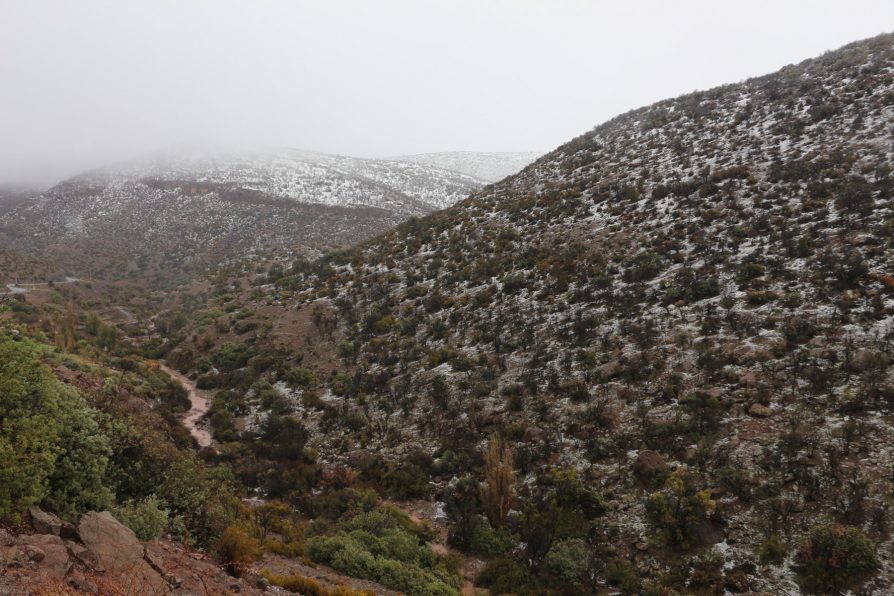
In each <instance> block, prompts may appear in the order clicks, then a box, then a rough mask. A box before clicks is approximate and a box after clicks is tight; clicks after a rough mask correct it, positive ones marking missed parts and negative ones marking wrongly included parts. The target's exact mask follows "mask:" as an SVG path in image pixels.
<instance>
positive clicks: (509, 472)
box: [481, 435, 515, 527]
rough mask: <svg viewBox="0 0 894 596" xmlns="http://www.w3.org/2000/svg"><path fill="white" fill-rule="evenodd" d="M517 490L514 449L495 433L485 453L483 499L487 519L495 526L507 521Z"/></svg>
mask: <svg viewBox="0 0 894 596" xmlns="http://www.w3.org/2000/svg"><path fill="white" fill-rule="evenodd" d="M514 492H515V471H514V470H513V469H512V449H511V448H510V447H509V445H508V444H506V442H505V441H504V440H503V439H502V437H500V436H499V435H493V436H492V437H491V438H490V441H489V442H488V445H487V453H486V454H485V455H484V487H483V489H482V494H481V497H482V501H483V502H484V511H485V513H487V519H488V520H490V523H491V525H492V526H494V527H501V526H502V525H503V524H505V523H506V516H507V515H508V514H509V510H510V509H511V508H512V504H513V501H514V497H515V495H514Z"/></svg>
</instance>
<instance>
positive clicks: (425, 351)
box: [177, 35, 894, 592]
mask: <svg viewBox="0 0 894 596" xmlns="http://www.w3.org/2000/svg"><path fill="white" fill-rule="evenodd" d="M892 127H894V37H892V36H890V35H885V36H880V37H878V38H874V39H870V40H867V41H864V42H860V43H857V44H852V45H850V46H847V47H845V48H842V49H841V50H838V51H836V52H831V53H828V54H826V55H824V56H822V57H820V58H817V59H814V60H808V61H806V62H804V63H801V64H799V65H797V66H790V67H786V68H784V69H782V70H781V71H779V72H778V73H775V74H772V75H769V76H765V77H760V78H756V79H752V80H749V81H746V82H744V83H740V84H735V85H728V86H724V87H720V88H717V89H713V90H710V91H705V92H698V93H694V94H691V95H687V96H683V97H680V98H677V99H673V100H668V101H663V102H659V103H657V104H655V105H652V106H648V107H645V108H641V109H638V110H634V111H632V112H629V113H627V114H624V115H622V116H619V117H617V118H615V119H613V120H611V121H609V122H607V123H605V124H602V125H600V126H598V127H596V128H595V129H594V130H593V131H591V132H588V133H586V134H584V135H582V136H580V137H578V138H577V139H574V140H573V141H571V142H569V143H567V144H566V145H564V146H562V147H560V148H559V149H557V150H556V151H554V152H553V153H550V154H548V155H546V156H544V157H542V158H540V159H539V160H538V161H537V162H536V163H535V164H533V165H532V166H530V167H528V168H526V169H525V170H524V171H523V172H522V173H520V174H518V175H516V176H514V177H511V178H508V179H506V180H504V181H502V182H500V183H499V184H495V185H493V186H489V187H487V188H485V189H484V190H482V191H481V192H479V193H478V194H476V195H475V196H473V197H472V198H470V199H468V200H466V201H463V202H461V203H459V204H458V205H456V206H454V207H452V208H450V209H447V210H445V211H443V212H439V213H437V214H434V215H431V216H429V217H426V218H424V219H422V220H413V221H410V222H408V223H404V224H402V225H400V226H399V227H398V228H397V229H396V230H394V231H392V232H389V233H387V234H385V235H384V236H381V237H378V238H376V239H374V240H372V241H370V242H368V243H366V244H364V245H362V246H360V247H358V248H356V249H354V250H351V251H349V252H346V253H344V254H342V255H340V256H337V257H335V258H332V259H330V260H329V262H328V266H326V267H316V268H308V267H306V266H305V265H301V266H299V267H296V268H295V269H294V270H293V271H292V272H291V275H289V276H287V277H285V278H283V279H281V280H280V281H279V282H278V283H279V287H268V288H267V293H268V297H267V298H266V299H265V300H264V302H266V303H267V304H271V303H272V304H273V306H272V307H262V306H263V305H262V303H261V302H247V303H246V304H245V306H246V307H247V308H249V309H256V310H254V311H253V312H254V315H253V316H254V318H256V319H258V321H259V322H263V321H271V320H276V321H277V322H278V323H280V324H282V325H287V324H288V320H289V319H296V318H297V319H300V318H301V317H304V320H305V321H309V320H310V318H311V313H313V320H314V321H315V325H316V329H317V331H318V332H319V338H318V339H317V344H312V341H313V340H312V338H311V336H312V335H313V331H308V330H309V329H313V328H312V327H306V328H305V329H304V331H303V332H302V334H301V335H299V337H300V339H301V341H300V342H298V341H297V340H295V339H293V337H294V336H290V335H289V332H288V329H286V328H283V329H282V331H281V332H280V333H277V331H276V330H274V332H273V333H272V334H270V336H267V337H265V338H263V340H262V339H261V338H256V339H252V337H248V338H247V339H245V338H244V339H243V341H248V342H249V343H251V342H260V341H270V340H272V341H274V342H278V344H279V345H280V347H284V348H286V349H290V350H293V351H294V352H298V351H300V352H302V354H304V353H311V352H313V353H314V354H326V353H331V347H330V348H329V352H326V351H325V349H326V348H325V346H326V345H330V346H331V345H332V344H334V343H338V345H339V354H340V355H339V356H338V357H336V356H335V355H334V354H333V355H332V356H331V357H330V360H328V361H327V360H325V358H323V360H322V361H321V360H314V359H313V358H309V359H308V360H306V361H305V363H306V364H307V365H308V366H316V367H317V372H318V378H320V379H324V381H323V383H322V384H321V386H320V387H319V388H318V391H319V392H321V393H322V395H321V396H320V399H308V398H301V399H299V396H300V395H301V393H300V392H290V391H289V390H288V389H287V388H286V386H285V385H280V388H281V390H282V391H283V392H285V395H286V396H287V397H290V398H292V402H291V403H292V407H294V408H295V409H296V411H297V412H298V413H299V414H300V416H301V418H302V419H303V420H304V423H305V424H306V425H307V426H308V427H309V428H310V429H311V430H312V431H313V432H312V438H311V440H310V443H311V444H312V445H314V446H316V447H317V448H318V449H319V451H320V454H321V457H322V458H324V459H326V460H328V461H330V462H343V463H347V464H349V465H356V461H357V459H356V457H357V452H356V451H355V450H356V449H357V448H358V447H359V446H362V447H363V448H364V449H365V450H372V451H376V452H380V453H383V454H385V456H386V457H387V458H388V459H390V460H392V461H397V462H403V464H404V465H410V463H412V466H411V467H414V468H413V469H420V468H421V469H423V470H425V472H426V473H428V474H431V476H432V477H435V478H436V479H437V480H439V481H440V482H441V483H440V484H438V486H440V487H442V488H443V487H444V486H445V483H446V479H447V478H450V477H452V476H455V475H460V474H461V473H462V472H463V471H464V470H467V469H468V467H469V466H468V462H476V461H480V453H481V452H482V450H483V449H484V446H485V445H484V444H485V440H486V437H488V436H489V435H491V434H492V433H495V432H496V433H500V434H502V435H503V436H504V437H507V438H508V439H509V440H510V441H511V444H512V446H513V450H514V461H515V467H516V470H517V472H518V474H519V476H520V482H519V494H520V497H519V500H520V503H517V509H518V510H519V511H522V510H524V511H527V509H525V507H526V506H528V505H531V506H533V507H535V509H536V508H537V507H541V506H544V505H543V503H547V502H549V501H548V499H549V498H550V497H548V495H549V494H553V497H552V498H555V491H556V490H559V489H558V488H556V486H557V485H556V484H555V483H556V479H555V477H554V476H551V474H552V472H550V470H552V469H554V468H556V467H558V468H567V469H574V470H577V472H576V473H577V474H580V475H581V477H582V478H584V479H585V481H586V485H587V486H588V487H590V488H591V489H593V490H598V491H599V492H600V493H601V498H602V499H604V506H605V511H606V514H605V515H606V516H607V524H608V527H609V528H610V529H611V537H610V538H607V537H606V536H604V535H603V536H602V538H601V540H608V542H607V543H604V542H600V543H599V544H601V545H602V546H599V547H597V548H596V554H595V555H594V556H598V557H601V559H600V560H603V561H604V560H606V559H605V558H606V557H608V558H609V559H610V558H611V557H613V556H614V557H619V558H620V559H622V560H625V561H632V564H633V566H634V567H633V569H634V571H632V573H634V574H635V575H639V576H640V577H651V578H653V579H658V578H661V577H664V578H665V579H666V581H667V582H668V585H673V586H675V587H676V589H679V590H684V591H686V590H691V589H694V588H693V586H697V585H700V584H697V583H695V582H698V581H708V580H707V579H705V578H706V574H707V573H708V572H707V571H705V569H708V568H710V569H714V571H713V572H712V573H714V574H715V575H716V576H717V578H719V579H717V578H715V579H716V581H717V582H719V584H718V585H719V586H723V585H726V586H734V587H735V589H737V590H744V589H749V590H756V591H761V590H768V591H773V592H775V591H779V590H782V589H795V588H796V587H795V585H794V584H793V580H794V574H793V569H795V568H800V569H801V570H802V572H803V573H805V574H807V573H808V572H809V568H808V566H807V565H808V563H809V561H810V557H811V556H812V555H811V553H812V552H815V551H816V550H817V549H819V548H820V547H819V546H818V544H819V542H818V541H820V540H821V536H820V534H821V533H822V531H823V530H822V529H821V528H820V529H817V530H816V531H815V533H814V534H813V535H811V536H812V538H811V537H808V533H809V532H810V530H811V527H812V526H813V525H814V524H817V523H819V522H822V521H823V520H831V521H834V522H837V523H841V524H845V525H847V526H853V527H857V528H860V530H859V531H860V532H864V533H865V534H867V535H868V536H870V538H871V540H872V541H874V542H875V543H877V545H878V547H877V550H876V554H877V556H878V558H879V560H880V561H881V562H882V564H881V565H882V566H881V572H880V573H881V574H880V575H879V576H878V577H877V579H876V580H875V581H876V582H877V583H876V584H875V585H876V586H885V585H890V584H891V583H892V581H894V576H892V575H891V573H892V571H891V567H890V561H891V560H892V556H891V555H892V543H891V541H890V538H889V533H888V530H887V528H888V527H889V525H888V524H889V523H890V520H889V513H888V511H889V509H890V506H891V505H892V503H891V499H890V495H891V494H892V491H894V485H892V482H891V474H890V472H891V470H890V448H891V447H890V446H891V444H892V440H894V425H892V422H891V417H890V415H891V414H892V405H894V378H892V375H891V368H890V362H891V360H892V357H894V343H892V339H894V278H892V277H891V275H890V274H891V269H892V267H894V240H892V239H894V234H892V232H894V204H892V192H894V178H892V176H891V169H892V161H894V143H892ZM283 290H287V292H285V293H284V294H283V293H282V292H283ZM321 295H323V296H325V297H323V298H320V297H319V296H321ZM327 321H328V323H327ZM330 323H331V324H330ZM193 349H194V348H192V347H191V346H190V345H189V344H188V343H184V344H182V345H181V346H180V347H179V348H178V349H177V352H179V355H180V357H181V358H180V362H182V363H184V366H187V367H188V366H189V365H190V362H191V361H192V358H193V357H192V356H190V352H191V351H192V350H193ZM199 353H201V351H200V350H199ZM308 363H309V364H308ZM333 369H335V370H338V369H340V370H341V371H342V373H341V374H336V373H335V372H333ZM271 380H273V381H276V380H277V378H276V377H275V376H274V377H273V378H272V379H271ZM212 382H213V381H212ZM219 382H220V383H222V385H221V386H226V383H227V382H228V380H227V378H221V379H219ZM420 454H421V455H420ZM426 458H427V459H426ZM425 462H427V463H425ZM458 462H467V463H466V464H465V465H464V464H462V463H458ZM450 486H453V485H450ZM444 490H448V492H449V490H452V489H444ZM550 491H553V492H552V493H551V492H550ZM545 495H546V496H545ZM538 499H540V500H538ZM543 499H546V500H543ZM538 503H539V505H538ZM553 503H555V501H553ZM527 515H528V514H527V513H525V516H527ZM519 516H520V517H518V518H517V520H519V521H518V522H517V523H518V524H519V525H518V526H517V529H518V531H520V532H521V533H522V536H525V535H526V534H525V532H526V528H528V530H530V526H526V524H531V523H534V522H533V521H531V520H532V519H533V518H529V517H525V516H521V514H519ZM681 516H682V517H681ZM594 523H596V525H598V526H599V527H605V526H604V525H603V522H594ZM572 525H574V524H572ZM588 527H589V526H588ZM593 527H594V528H595V527H596V526H593ZM566 530H567V532H566ZM531 531H533V530H531ZM595 531H596V530H594V532H595ZM835 531H837V530H835ZM562 532H566V533H565V534H561V533H560V534H558V535H553V538H552V539H551V540H553V541H552V542H548V543H547V545H546V547H545V548H546V550H545V551H540V550H535V549H539V548H541V547H543V546H544V545H543V544H542V543H539V542H537V543H532V542H531V540H533V537H532V536H533V535H529V536H528V540H523V542H525V543H526V545H527V546H526V547H525V548H526V551H525V555H524V557H523V558H524V560H525V561H526V562H527V563H528V564H530V565H531V566H532V569H533V571H535V572H537V573H545V574H547V576H548V573H549V572H548V571H547V569H548V568H549V567H548V562H547V560H546V559H545V558H544V557H545V552H547V551H548V550H549V549H550V548H551V546H554V545H555V544H557V542H556V541H561V540H563V539H567V540H579V539H581V536H579V535H578V534H577V533H576V532H577V530H569V529H568V528H565V529H564V530H562ZM842 532H844V531H843V530H842ZM597 533H598V532H597ZM537 536H540V538H542V536H541V535H539V534H538V535H537ZM563 536H564V538H563ZM780 536H782V537H783V538H780ZM841 536H844V533H842V534H841ZM848 536H850V534H848ZM540 538H538V540H539V539H540ZM590 538H591V539H592V536H591V537H590ZM772 540H776V541H778V542H779V543H780V544H781V546H780V547H779V548H780V549H781V550H782V553H781V554H780V555H779V556H778V557H775V555H774V556H769V555H768V557H769V558H767V559H765V562H766V561H775V563H774V564H772V565H770V566H765V567H758V565H759V563H760V558H761V557H762V556H763V555H764V554H766V552H765V550H766V548H769V547H767V544H770V543H769V542H768V541H772ZM811 540H812V541H813V542H811ZM855 540H856V539H855ZM712 544H716V546H715V547H711V545H712ZM811 544H813V547H811V546H810V545H811ZM802 546H803V549H806V550H801V551H799V550H798V549H799V548H801V547H802ZM563 548H564V547H563ZM568 548H571V547H570V546H568ZM575 548H577V547H575ZM687 549H688V552H690V553H693V554H698V555H699V557H701V558H693V559H686V558H683V559H676V558H674V556H673V553H674V552H678V551H680V550H687ZM705 549H707V550H705ZM811 549H813V550H811ZM606 553H608V554H606ZM805 553H806V554H805ZM557 556H558V555H557ZM687 561H688V562H687ZM699 561H700V562H699ZM712 561H713V562H712ZM717 561H719V563H717ZM783 563H784V564H783ZM864 563H867V565H868V566H867V567H863V568H861V569H862V570H863V571H864V572H865V571H867V570H868V569H871V568H873V565H869V564H868V562H867V561H864ZM624 564H625V565H626V563H624ZM618 565H621V563H619V564H618ZM699 565H701V566H702V567H699ZM712 565H714V567H712ZM718 565H719V567H717V566H718ZM799 565H801V567H798V566H799ZM622 566H623V565H622ZM820 567H822V564H821V565H820ZM699 569H701V571H699ZM724 569H725V571H724ZM805 569H807V571H804V570H805ZM855 569H856V567H855ZM665 574H667V575H665ZM673 574H676V575H673ZM858 575H860V574H858V573H857V572H856V571H855V572H854V577H852V578H850V580H848V581H851V580H853V581H856V579H857V576H858ZM869 575H871V573H866V574H865V575H861V576H860V579H864V578H865V577H867V576H869ZM673 577H682V578H683V579H682V580H674V579H673ZM667 578H670V579H667ZM687 578H688V579H687ZM808 579H809V578H808ZM662 581H665V580H662ZM674 581H681V582H682V583H677V584H674V583H673V582H674ZM712 581H714V580H712ZM802 581H808V580H806V579H804V578H802ZM829 581H830V582H831V581H833V579H830V580H829ZM837 581H839V579H834V582H837ZM841 581H843V580H841ZM724 582H725V583H724ZM712 585H713V584H712ZM828 585H833V584H828ZM709 587H710V586H707V587H705V589H708V588H709ZM728 589H733V588H728Z"/></svg>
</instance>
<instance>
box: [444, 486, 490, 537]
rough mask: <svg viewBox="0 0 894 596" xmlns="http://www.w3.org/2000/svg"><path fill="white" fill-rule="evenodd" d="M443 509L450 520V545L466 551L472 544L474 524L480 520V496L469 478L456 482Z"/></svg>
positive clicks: (476, 487)
mask: <svg viewBox="0 0 894 596" xmlns="http://www.w3.org/2000/svg"><path fill="white" fill-rule="evenodd" d="M445 509H446V512H447V517H448V519H449V520H450V543H451V544H453V545H454V546H457V547H459V548H461V549H468V548H469V546H470V545H471V543H472V533H473V531H474V530H475V522H476V521H477V520H478V519H480V518H479V517H478V515H479V513H480V511H481V495H480V493H479V490H478V484H477V483H476V482H475V481H474V480H473V479H472V478H471V477H469V476H463V477H462V478H460V479H459V480H457V481H456V482H455V483H454V484H453V486H452V487H451V488H450V490H449V491H448V493H447V498H446V500H445ZM482 523H483V522H482Z"/></svg>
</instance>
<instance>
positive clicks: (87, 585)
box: [68, 571, 99, 594]
mask: <svg viewBox="0 0 894 596" xmlns="http://www.w3.org/2000/svg"><path fill="white" fill-rule="evenodd" d="M68 585H69V586H71V587H72V588H74V589H75V590H77V591H78V592H82V593H84V594H98V593H99V588H97V587H96V584H94V583H93V582H92V581H90V580H89V579H87V576H85V575H84V574H83V573H81V572H80V571H73V572H72V573H71V574H70V575H69V576H68Z"/></svg>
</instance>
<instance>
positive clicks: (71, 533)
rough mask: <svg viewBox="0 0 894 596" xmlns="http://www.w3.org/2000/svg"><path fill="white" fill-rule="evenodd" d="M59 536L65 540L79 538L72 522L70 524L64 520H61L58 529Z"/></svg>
mask: <svg viewBox="0 0 894 596" xmlns="http://www.w3.org/2000/svg"><path fill="white" fill-rule="evenodd" d="M59 536H60V537H62V538H64V539H66V540H80V537H79V536H78V529H77V528H76V527H75V525H74V524H70V523H68V522H66V521H64V522H62V529H61V530H60V531H59Z"/></svg>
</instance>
